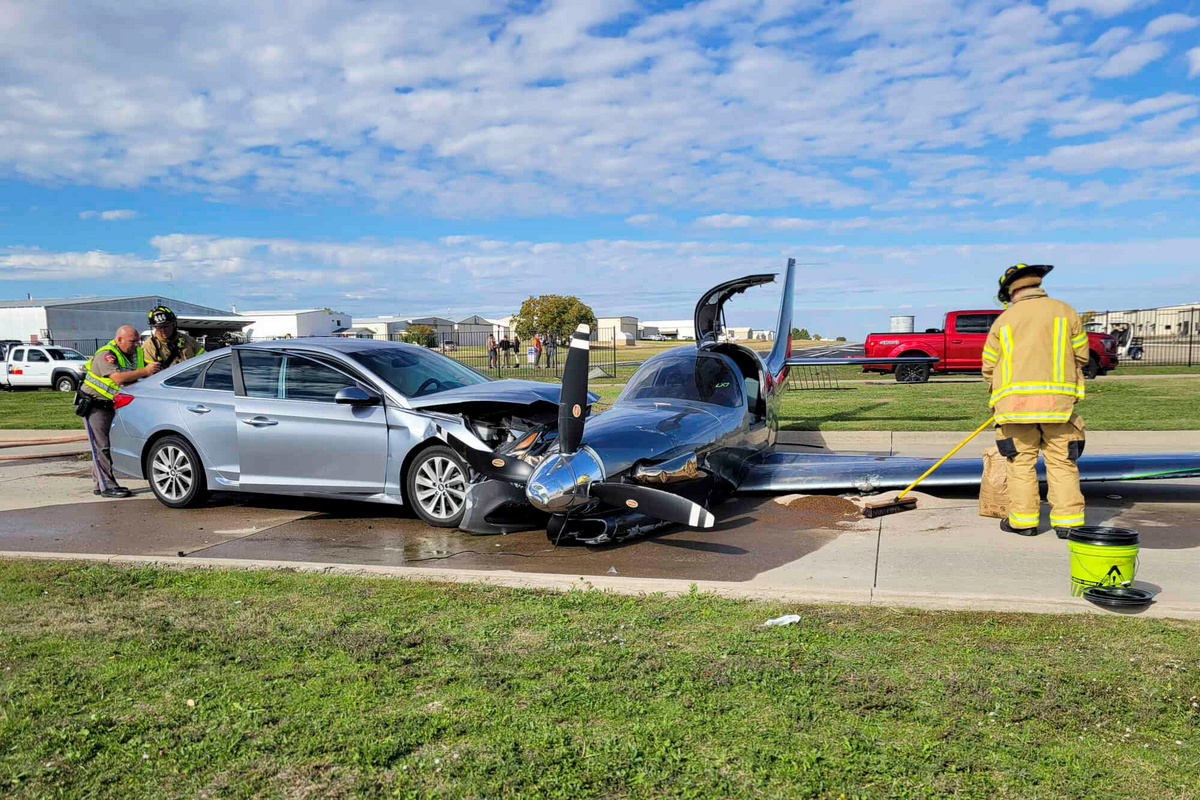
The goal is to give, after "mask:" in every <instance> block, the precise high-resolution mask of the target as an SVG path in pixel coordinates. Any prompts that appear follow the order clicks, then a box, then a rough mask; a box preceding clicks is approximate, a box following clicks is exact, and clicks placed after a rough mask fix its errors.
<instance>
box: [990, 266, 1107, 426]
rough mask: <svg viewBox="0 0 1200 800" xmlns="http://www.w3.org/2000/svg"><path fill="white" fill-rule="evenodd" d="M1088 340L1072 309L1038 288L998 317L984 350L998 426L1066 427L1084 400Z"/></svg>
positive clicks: (992, 404)
mask: <svg viewBox="0 0 1200 800" xmlns="http://www.w3.org/2000/svg"><path fill="white" fill-rule="evenodd" d="M1088 357H1089V351H1088V338H1087V334H1086V333H1085V332H1084V330H1083V323H1082V322H1080V320H1079V315H1078V314H1076V313H1075V309H1073V308H1071V307H1070V306H1069V305H1067V304H1066V303H1064V302H1062V301H1061V300H1055V299H1054V298H1052V297H1050V296H1048V295H1047V294H1046V292H1045V291H1044V290H1042V289H1040V288H1034V289H1027V290H1025V291H1024V292H1023V293H1022V295H1021V297H1020V299H1019V300H1016V301H1015V302H1013V304H1012V305H1011V306H1010V307H1009V308H1008V310H1006V311H1005V312H1004V313H1003V314H1001V315H1000V316H999V317H998V318H997V319H996V321H995V323H993V325H992V329H991V331H989V332H988V338H987V343H986V344H985V345H984V347H983V378H984V380H986V381H988V383H989V384H991V388H992V395H991V401H990V403H989V404H990V405H991V406H992V409H993V410H994V411H995V412H996V422H997V423H1001V424H1004V423H1040V422H1067V421H1068V420H1070V418H1071V414H1072V412H1073V411H1074V409H1075V404H1076V403H1077V402H1079V401H1080V400H1082V399H1083V396H1084V384H1083V372H1082V371H1081V368H1082V367H1083V365H1084V364H1087V362H1088Z"/></svg>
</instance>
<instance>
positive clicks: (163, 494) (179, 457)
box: [146, 436, 208, 508]
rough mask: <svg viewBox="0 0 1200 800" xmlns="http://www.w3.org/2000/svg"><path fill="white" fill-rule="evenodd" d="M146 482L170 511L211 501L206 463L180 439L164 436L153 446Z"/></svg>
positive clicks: (185, 441)
mask: <svg viewBox="0 0 1200 800" xmlns="http://www.w3.org/2000/svg"><path fill="white" fill-rule="evenodd" d="M146 479H147V480H148V481H150V491H152V492H154V496H155V497H157V498H158V502H160V503H162V504H163V505H164V506H167V507H168V508H195V507H196V506H199V505H202V504H203V503H204V502H205V501H206V500H208V480H207V478H205V476H204V464H203V463H202V462H201V461H200V456H199V455H197V453H196V450H195V448H193V447H192V446H191V445H190V444H188V442H187V440H186V439H184V438H183V437H181V436H164V437H163V438H161V439H159V440H158V441H157V442H155V443H154V444H153V445H152V446H151V448H150V452H149V453H148V454H147V455H146Z"/></svg>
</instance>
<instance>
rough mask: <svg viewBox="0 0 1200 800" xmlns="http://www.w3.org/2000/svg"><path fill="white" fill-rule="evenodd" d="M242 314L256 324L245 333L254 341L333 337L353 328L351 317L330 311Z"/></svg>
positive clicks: (301, 310) (304, 309)
mask: <svg viewBox="0 0 1200 800" xmlns="http://www.w3.org/2000/svg"><path fill="white" fill-rule="evenodd" d="M243 313H244V314H245V315H246V316H247V317H251V318H253V319H254V324H253V325H251V326H250V327H248V328H247V329H246V336H247V337H249V338H251V339H260V340H261V339H283V338H287V337H291V338H293V339H298V338H300V337H302V336H333V335H334V334H337V333H342V332H344V331H346V330H347V329H349V328H352V327H354V320H353V319H352V318H351V317H350V315H349V314H343V313H341V312H340V311H330V310H329V309H328V308H293V309H288V310H283V311H277V310H264V311H246V312H243Z"/></svg>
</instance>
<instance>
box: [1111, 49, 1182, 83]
mask: <svg viewBox="0 0 1200 800" xmlns="http://www.w3.org/2000/svg"><path fill="white" fill-rule="evenodd" d="M1169 49H1170V48H1168V47H1167V46H1166V45H1165V44H1163V43H1162V42H1139V43H1138V44H1131V45H1129V46H1128V47H1124V48H1121V49H1120V50H1119V51H1117V52H1116V53H1115V54H1114V55H1113V56H1112V58H1110V59H1108V61H1107V62H1105V64H1104V66H1102V67H1101V68H1100V69H1098V70H1097V71H1096V75H1097V76H1099V77H1101V78H1125V77H1128V76H1130V75H1135V74H1137V73H1138V72H1141V71H1142V68H1143V67H1145V66H1146V65H1147V64H1149V63H1151V62H1153V61H1157V60H1158V59H1160V58H1162V57H1163V56H1165V55H1166V54H1167V51H1168V50H1169Z"/></svg>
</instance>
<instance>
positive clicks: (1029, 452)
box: [996, 416, 1084, 528]
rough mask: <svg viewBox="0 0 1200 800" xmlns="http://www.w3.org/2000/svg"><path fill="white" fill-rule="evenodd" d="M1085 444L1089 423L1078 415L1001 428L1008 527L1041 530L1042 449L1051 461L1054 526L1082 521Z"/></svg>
mask: <svg viewBox="0 0 1200 800" xmlns="http://www.w3.org/2000/svg"><path fill="white" fill-rule="evenodd" d="M1083 443H1084V425H1083V420H1081V419H1080V418H1079V417H1074V416H1073V417H1071V421H1070V422H1056V423H1049V422H1043V423H1039V424H1013V423H1006V424H1003V425H1000V426H999V429H998V430H997V433H996V444H997V446H998V447H999V449H1000V454H1001V455H1003V456H1005V457H1006V458H1007V459H1008V524H1009V525H1012V526H1013V527H1014V528H1036V527H1037V526H1038V523H1039V522H1040V521H1041V508H1042V501H1041V492H1040V491H1039V489H1038V478H1037V459H1038V452H1039V451H1041V453H1042V457H1043V458H1044V459H1045V461H1046V486H1047V490H1046V499H1047V500H1049V501H1050V525H1051V526H1052V527H1055V528H1077V527H1079V526H1080V525H1082V524H1083V511H1084V503H1083V492H1081V491H1080V490H1079V466H1078V465H1077V464H1076V463H1075V461H1076V460H1077V459H1078V458H1079V456H1080V455H1081V454H1082V453H1083Z"/></svg>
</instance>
